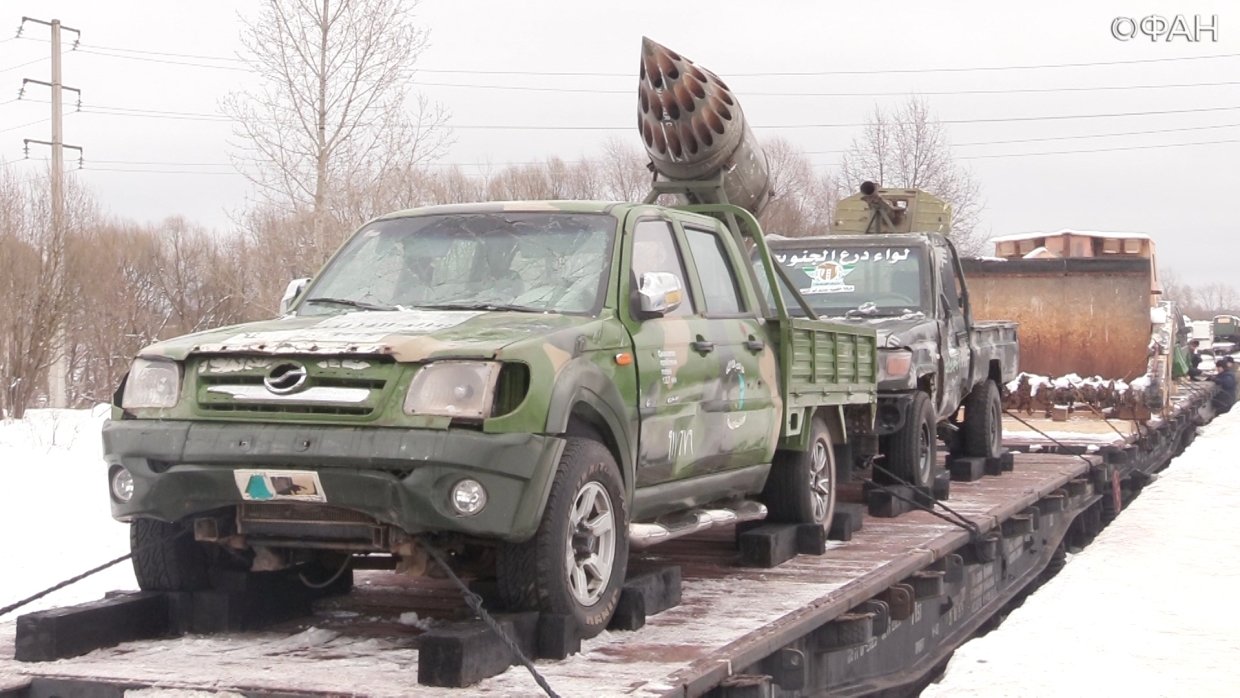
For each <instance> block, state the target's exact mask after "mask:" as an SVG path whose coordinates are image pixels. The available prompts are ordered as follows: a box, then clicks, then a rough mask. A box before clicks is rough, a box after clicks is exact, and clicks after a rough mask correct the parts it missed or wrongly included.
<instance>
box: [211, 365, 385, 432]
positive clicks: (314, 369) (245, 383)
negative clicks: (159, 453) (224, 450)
mask: <svg viewBox="0 0 1240 698" xmlns="http://www.w3.org/2000/svg"><path fill="white" fill-rule="evenodd" d="M190 370H191V371H192V372H193V378H194V391H195V403H196V406H197V408H198V412H199V413H200V414H201V415H202V416H203V417H206V418H211V417H242V416H248V417H258V416H262V415H269V416H272V417H276V416H278V415H305V416H314V417H319V418H324V419H345V420H362V419H366V418H368V417H370V416H372V415H373V414H374V413H375V412H376V411H377V410H378V409H379V408H380V407H381V406H382V404H383V401H384V400H385V399H386V396H387V394H388V392H389V389H390V387H391V384H392V382H393V381H394V379H395V377H396V373H397V370H398V367H397V365H396V364H395V363H394V362H393V361H391V360H390V359H384V358H375V357H332V358H331V359H324V358H323V357H321V356H306V357H301V356H276V357H272V356H248V357H247V356H242V357H233V356H228V357H209V356H208V357H202V358H200V359H198V360H197V361H195V362H194V364H193V365H192V366H191V367H190ZM273 378H274V379H275V380H273ZM269 384H270V386H269ZM273 388H274V389H273Z"/></svg>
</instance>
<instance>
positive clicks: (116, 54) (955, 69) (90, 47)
mask: <svg viewBox="0 0 1240 698" xmlns="http://www.w3.org/2000/svg"><path fill="white" fill-rule="evenodd" d="M78 50H79V51H81V52H83V53H94V54H97V55H101V56H109V57H112V58H126V59H130V60H147V61H154V62H166V63H172V64H174V65H187V66H194V67H201V68H216V69H221V70H248V68H241V67H234V66H220V65H211V64H206V63H193V62H178V61H165V60H162V59H155V58H143V57H141V56H129V55H124V54H127V53H136V54H142V55H146V56H165V57H170V58H190V59H196V60H209V61H223V62H229V63H246V61H245V60H244V59H242V58H238V57H235V56H212V55H205V54H194V53H177V52H172V51H150V50H143V49H131V48H125V47H119V46H102V45H98V44H82V45H81V47H80V48H79V49H78ZM1237 57H1240V53H1221V54H1212V55H1206V56H1168V57H1163V58H1134V59H1128V60H1111V61H1078V62H1068V63H1039V64H1023V65H982V66H947V67H936V68H882V69H873V68H866V69H860V70H809V71H755V72H739V71H737V72H733V71H726V74H727V75H729V76H730V77H781V76H789V77H798V76H799V77H804V76H814V75H884V74H906V73H962V72H983V71H1003V70H1044V69H1057V68H1087V67H1095V66H1114V65H1144V64H1150V63H1169V62H1179V61H1203V60H1218V59H1227V58H1237ZM417 70H418V71H419V72H423V73H448V74H463V75H536V76H577V77H626V78H631V77H633V74H632V73H631V72H608V71H538V70H477V69H467V68H418V69H417Z"/></svg>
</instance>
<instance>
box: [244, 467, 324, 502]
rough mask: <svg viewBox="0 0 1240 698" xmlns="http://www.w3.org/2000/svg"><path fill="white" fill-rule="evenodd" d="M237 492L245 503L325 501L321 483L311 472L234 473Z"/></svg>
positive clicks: (256, 471)
mask: <svg viewBox="0 0 1240 698" xmlns="http://www.w3.org/2000/svg"><path fill="white" fill-rule="evenodd" d="M233 478H234V479H235V480H236V481H237V490H238V491H240V492H241V498H242V499H244V500H246V501H248V502H272V501H276V500H292V501H295V502H326V501H327V495H326V494H324V492H323V483H322V482H319V474H318V473H316V472H314V471H312V470H234V471H233Z"/></svg>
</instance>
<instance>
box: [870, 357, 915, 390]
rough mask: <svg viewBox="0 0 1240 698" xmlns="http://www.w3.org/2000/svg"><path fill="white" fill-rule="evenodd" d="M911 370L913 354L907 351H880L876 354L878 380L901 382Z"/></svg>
mask: <svg viewBox="0 0 1240 698" xmlns="http://www.w3.org/2000/svg"><path fill="white" fill-rule="evenodd" d="M912 368H913V352H911V351H909V350H908V349H881V350H879V352H878V380H879V382H880V383H881V382H884V381H889V380H903V379H905V378H907V377H908V373H909V371H910V370H912Z"/></svg>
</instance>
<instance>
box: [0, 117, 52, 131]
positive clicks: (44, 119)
mask: <svg viewBox="0 0 1240 698" xmlns="http://www.w3.org/2000/svg"><path fill="white" fill-rule="evenodd" d="M51 120H52V117H50V116H45V117H43V118H42V119H39V120H37V121H31V122H28V123H25V124H21V125H20V126H10V127H8V128H0V133H7V132H9V131H16V130H17V129H19V128H26V127H27V126H35V125H38V124H42V123H46V122H48V121H51Z"/></svg>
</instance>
